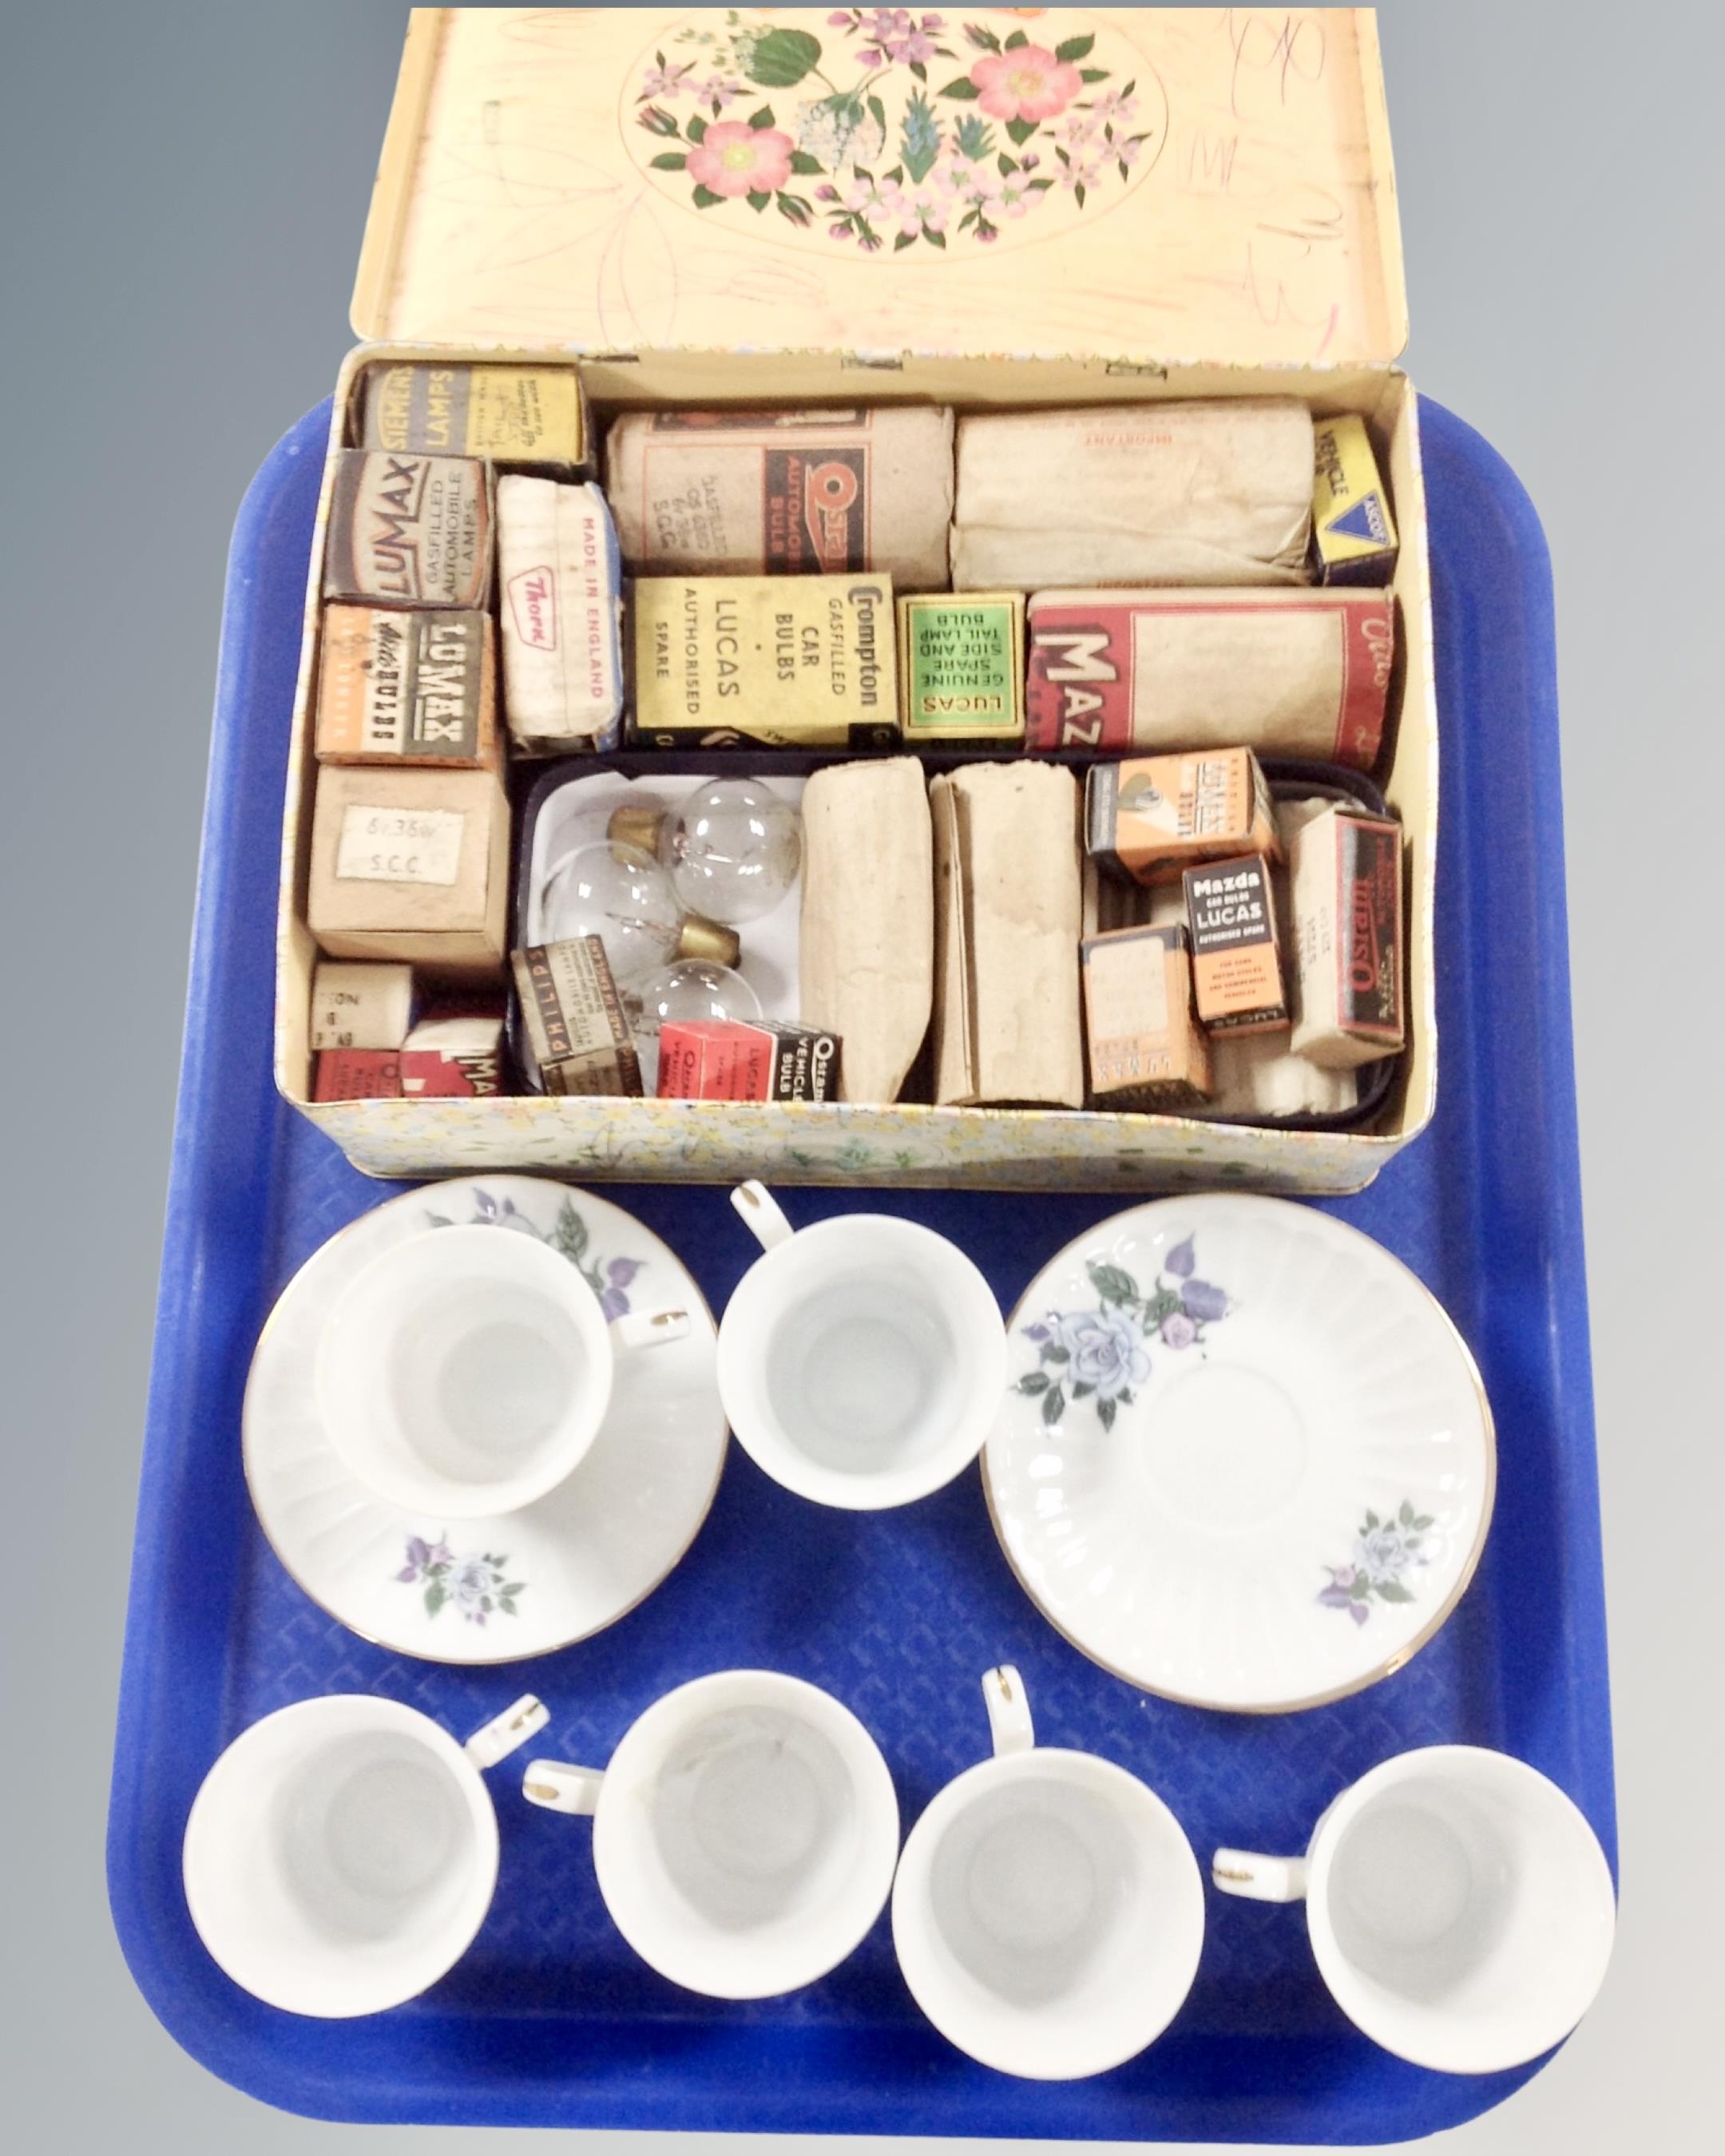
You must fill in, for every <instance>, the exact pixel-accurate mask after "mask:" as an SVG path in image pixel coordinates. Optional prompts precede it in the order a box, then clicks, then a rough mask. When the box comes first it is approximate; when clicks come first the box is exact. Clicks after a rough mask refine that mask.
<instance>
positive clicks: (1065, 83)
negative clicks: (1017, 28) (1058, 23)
mask: <svg viewBox="0 0 1725 2156" xmlns="http://www.w3.org/2000/svg"><path fill="white" fill-rule="evenodd" d="M970 79H971V80H972V81H973V83H974V84H975V85H976V90H977V103H978V105H979V106H980V107H981V109H982V110H983V111H984V112H986V113H987V114H988V117H989V118H990V119H991V120H1027V121H1035V122H1037V123H1040V122H1041V121H1045V120H1052V119H1053V118H1054V117H1055V115H1056V114H1057V113H1061V112H1064V111H1065V109H1066V107H1067V106H1068V105H1070V103H1071V102H1072V100H1073V99H1074V98H1075V97H1076V96H1077V95H1078V93H1079V91H1080V90H1082V89H1083V87H1084V78H1083V76H1082V75H1081V74H1079V72H1078V70H1077V69H1076V67H1074V66H1073V65H1072V64H1071V62H1070V60H1063V59H1056V58H1055V55H1054V54H1052V53H1051V52H1050V51H1049V50H1048V49H1047V47H1046V46H1045V45H1019V46H1016V47H1014V48H1013V49H1010V50H1009V51H1006V52H1000V53H984V54H983V55H982V57H981V59H976V60H973V61H972V62H971V67H970Z"/></svg>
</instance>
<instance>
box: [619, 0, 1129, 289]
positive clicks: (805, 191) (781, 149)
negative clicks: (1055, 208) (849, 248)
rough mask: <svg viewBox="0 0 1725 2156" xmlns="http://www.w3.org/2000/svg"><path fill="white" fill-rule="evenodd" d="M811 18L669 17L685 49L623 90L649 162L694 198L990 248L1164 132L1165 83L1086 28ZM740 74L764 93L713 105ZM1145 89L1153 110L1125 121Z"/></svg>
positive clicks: (898, 246)
mask: <svg viewBox="0 0 1725 2156" xmlns="http://www.w3.org/2000/svg"><path fill="white" fill-rule="evenodd" d="M822 30H823V34H822V35H819V36H817V35H816V34H815V33H814V32H813V31H810V30H806V29H803V28H793V27H791V26H790V25H789V24H788V23H779V22H776V21H774V20H773V18H771V17H769V16H766V15H761V14H749V15H745V14H743V13H741V12H739V11H738V10H737V9H735V8H730V9H727V10H726V11H725V13H724V14H723V16H722V18H721V16H720V15H719V14H718V13H717V12H716V11H711V12H710V13H709V16H708V18H706V21H704V22H703V23H702V25H701V27H699V28H697V27H696V26H695V25H693V24H689V25H685V27H684V28H681V29H680V30H678V31H676V32H675V33H674V34H673V36H672V37H671V38H670V39H669V40H668V41H667V42H668V44H669V45H670V47H672V48H676V47H681V48H682V49H683V51H684V54H685V56H686V57H685V59H676V58H673V57H671V56H670V54H668V53H667V52H665V51H662V50H661V51H655V53H654V54H653V56H652V65H651V66H650V67H647V68H644V69H643V71H642V74H641V78H640V81H639V87H638V90H637V94H636V96H635V101H634V110H635V123H636V125H637V126H639V128H641V129H642V130H643V131H644V132H645V133H646V134H648V135H649V136H653V137H655V138H656V139H655V144H654V148H653V151H652V153H651V154H650V155H649V156H648V157H646V158H645V162H646V164H647V166H648V168H649V170H650V171H653V172H663V173H673V172H675V173H680V174H682V175H683V176H684V177H685V180H686V182H687V184H688V187H689V191H690V198H691V201H692V203H693V206H694V207H695V208H696V209H701V210H718V211H721V212H722V211H724V210H725V209H726V207H727V206H728V205H732V204H735V203H744V204H746V205H747V208H749V209H750V210H752V211H753V212H754V213H756V214H757V215H763V214H765V213H767V212H768V210H773V211H776V212H777V213H778V216H780V217H781V218H783V219H784V220H785V222H786V223H788V224H790V225H792V226H793V227H794V228H798V229H800V230H808V229H810V228H814V226H816V225H818V224H822V223H824V226H825V228H826V233H827V236H828V237H829V239H837V240H846V241H855V244H856V245H857V247H858V249H860V251H861V252H862V253H864V254H879V253H880V252H881V251H882V250H883V249H885V248H886V246H887V244H888V243H889V242H890V243H891V249H892V251H893V253H895V254H898V253H901V252H902V251H903V250H904V249H906V248H911V247H922V248H925V249H927V248H932V249H936V250H937V251H944V250H945V249H947V246H948V245H949V244H952V245H962V244H964V243H965V242H966V241H967V240H970V241H974V242H976V243H977V244H978V245H980V246H988V245H989V244H992V243H993V241H995V240H996V239H999V236H1000V234H1001V231H1002V229H1003V227H1004V224H1005V223H1008V222H1009V221H1016V220H1021V219H1024V218H1029V216H1031V215H1032V213H1034V212H1036V211H1038V210H1039V209H1040V208H1041V206H1042V204H1043V203H1045V201H1046V200H1047V199H1048V198H1049V197H1050V195H1051V194H1052V193H1054V192H1055V189H1056V188H1057V187H1060V188H1063V189H1064V194H1065V199H1066V200H1067V201H1068V202H1070V203H1075V204H1076V207H1077V208H1079V209H1080V210H1082V209H1083V208H1084V207H1085V204H1086V199H1087V198H1088V196H1089V194H1090V193H1091V192H1092V191H1093V190H1096V189H1097V188H1100V187H1105V186H1107V185H1111V184H1113V182H1112V178H1111V175H1112V173H1113V172H1116V171H1117V172H1118V174H1119V183H1120V184H1121V185H1122V186H1123V185H1124V184H1125V183H1126V182H1127V180H1128V179H1129V177H1131V174H1132V170H1133V168H1134V167H1137V165H1139V164H1140V162H1142V163H1144V164H1147V163H1148V162H1150V160H1149V159H1148V158H1143V159H1142V160H1141V157H1140V152H1141V151H1142V149H1143V147H1144V146H1145V145H1146V144H1147V143H1155V144H1156V145H1157V146H1158V147H1159V146H1160V140H1161V135H1162V131H1163V129H1164V128H1165V124H1166V107H1165V105H1164V104H1163V101H1162V100H1161V98H1160V94H1159V85H1154V84H1153V83H1151V82H1148V81H1147V82H1145V83H1142V84H1141V83H1140V81H1139V80H1137V79H1136V78H1134V79H1132V80H1127V81H1125V82H1120V81H1117V80H1116V78H1115V74H1114V71H1113V70H1112V69H1110V68H1107V67H1105V66H1097V65H1096V64H1091V62H1092V55H1093V53H1094V49H1095V46H1096V37H1095V35H1094V33H1079V34H1077V35H1076V36H1073V37H1070V38H1061V39H1060V41H1059V43H1058V44H1055V45H1054V46H1052V47H1050V46H1047V45H1041V44H1032V42H1031V38H1030V33H1029V31H1028V30H1025V29H1013V30H1011V31H1009V33H1007V35H1006V36H1005V37H1004V38H1002V37H1001V36H1000V35H999V33H997V32H996V31H994V30H993V29H991V28H988V26H987V25H986V24H984V23H963V24H960V23H956V22H954V21H953V20H952V18H950V17H948V16H947V15H945V14H942V13H935V12H932V11H927V10H913V9H911V8H835V9H834V11H833V12H832V13H829V15H828V16H827V18H826V20H825V23H824V25H822ZM750 85H753V86H754V89H755V90H761V91H764V92H765V93H767V97H768V101H766V102H762V103H761V104H759V105H757V106H756V108H755V110H752V111H750V112H748V113H747V118H746V119H745V118H743V117H741V116H739V117H738V118H737V119H732V118H729V117H726V118H722V119H721V116H720V115H721V114H728V112H729V111H730V110H731V109H732V107H733V106H735V107H736V109H737V112H738V114H739V115H741V114H742V112H743V111H744V110H745V107H744V106H743V105H739V104H738V103H737V100H739V99H740V98H745V97H750V96H752V95H753V90H751V88H750ZM1152 92H1154V93H1155V95H1151V94H1150V93H1152ZM787 93H788V100H789V101H787V99H786V95H785V94H787ZM1141 103H1142V104H1147V105H1151V106H1152V108H1153V109H1156V108H1158V107H1159V108H1160V110H1159V117H1158V122H1157V123H1156V124H1146V125H1145V126H1142V127H1139V128H1137V129H1136V130H1134V131H1132V132H1128V129H1129V128H1130V127H1131V126H1132V122H1133V121H1135V120H1136V118H1137V114H1138V110H1139V106H1140V104H1141ZM1055 122H1059V123H1060V130H1063V131H1064V133H1062V132H1061V131H1060V130H1057V128H1056V126H1055V124H1054V123H1055ZM1075 151H1076V153H1078V154H1077V155H1076V157H1075V156H1074V155H1073V153H1074V152H1075ZM1039 168H1040V169H1039ZM803 182H808V183H809V184H807V185H806V186H805V185H804V184H803Z"/></svg>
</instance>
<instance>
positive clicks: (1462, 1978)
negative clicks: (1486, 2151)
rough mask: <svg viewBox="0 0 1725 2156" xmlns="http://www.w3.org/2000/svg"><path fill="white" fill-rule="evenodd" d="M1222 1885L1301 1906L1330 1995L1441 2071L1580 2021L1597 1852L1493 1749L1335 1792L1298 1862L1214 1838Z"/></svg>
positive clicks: (1436, 1756)
mask: <svg viewBox="0 0 1725 2156" xmlns="http://www.w3.org/2000/svg"><path fill="white" fill-rule="evenodd" d="M1210 1876H1211V1877H1212V1878H1213V1879H1214V1881H1215V1883H1216V1885H1217V1886H1219V1887H1220V1888H1221V1890H1222V1891H1223V1892H1224V1893H1226V1894H1240V1895H1244V1896H1245V1897H1247V1898H1248V1899H1249V1900H1252V1901H1257V1902H1297V1901H1301V1900H1303V1901H1304V1902H1305V1903H1306V1922H1307V1929H1308V1930H1309V1932H1310V1933H1311V1936H1312V1953H1313V1954H1314V1955H1315V1956H1316V1958H1317V1966H1318V1969H1319V1972H1320V1973H1321V1974H1322V1977H1323V1979H1324V1982H1325V1983H1326V1984H1327V1985H1328V1986H1329V1988H1330V1990H1331V1993H1332V1995H1333V1996H1334V1998H1335V2000H1336V2003H1337V2005H1338V2006H1340V2007H1341V2009H1342V2010H1343V2013H1344V2014H1346V2015H1348V2019H1349V2020H1351V2021H1353V2023H1354V2024H1355V2025H1357V2026H1358V2028H1360V2029H1362V2030H1364V2032H1365V2033H1366V2035H1368V2036H1369V2037H1371V2038H1372V2039H1373V2041H1374V2042H1376V2043H1378V2044H1381V2045H1382V2046H1384V2049H1385V2050H1386V2051H1394V2053H1395V2054H1396V2056H1398V2057H1399V2058H1404V2059H1409V2060H1411V2061H1413V2063H1414V2065H1415V2066H1430V2067H1434V2068H1435V2069H1436V2070H1437V2071H1440V2072H1441V2073H1451V2074H1488V2073H1495V2072H1497V2071H1500V2070H1501V2069H1502V2068H1504V2067H1508V2066H1522V2065H1525V2064H1526V2062H1527V2061H1528V2060H1529V2059H1537V2058H1538V2056H1539V2055H1540V2054H1541V2052H1543V2051H1549V2050H1550V2049H1551V2047H1552V2046H1553V2044H1555V2043H1557V2042H1558V2041H1559V2040H1561V2039H1562V2038H1563V2037H1564V2036H1567V2035H1568V2033H1569V2031H1570V2030H1572V2029H1573V2028H1574V2026H1575V2024H1576V2023H1577V2022H1578V2021H1579V2020H1580V2019H1581V2017H1582V2015H1584V2013H1585V2012H1586V2011H1587V2010H1588V2008H1589V2006H1590V2005H1592V2004H1593V2001H1594V1996H1595V1994H1597V1992H1598V1991H1599V1986H1600V1984H1602V1983H1603V1982H1604V1976H1605V1967H1606V1963H1608V1962H1609V1959H1610V1958H1611V1943H1612V1938H1613V1935H1614V1933H1615V1928H1616V1917H1617V1912H1616V1902H1615V1897H1614V1896H1613V1893H1612V1887H1611V1872H1610V1867H1609V1866H1608V1865H1607V1863H1606V1861H1605V1853H1604V1851H1603V1850H1602V1849H1601V1848H1600V1846H1599V1840H1598V1838H1597V1837H1596V1835H1594V1830H1593V1829H1592V1828H1591V1827H1590V1826H1589V1825H1588V1823H1587V1821H1586V1820H1585V1819H1584V1817H1583V1816H1582V1815H1581V1813H1580V1812H1579V1810H1578V1809H1577V1808H1576V1806H1575V1805H1574V1804H1573V1803H1572V1802H1571V1801H1570V1799H1568V1797H1567V1796H1566V1795H1565V1794H1563V1791H1562V1790H1561V1789H1558V1786H1557V1784H1555V1783H1554V1782H1550V1781H1548V1780H1547V1779H1546V1778H1545V1776H1544V1775H1543V1774H1540V1773H1539V1772H1538V1770H1537V1769H1536V1768H1532V1767H1529V1766H1527V1765H1526V1764H1525V1763H1523V1762H1522V1760H1519V1759H1512V1758H1510V1757H1509V1756H1508V1754H1507V1753H1502V1752H1491V1751H1486V1750H1482V1749H1480V1748H1476V1747H1475V1746H1473V1745H1468V1744H1435V1745H1431V1746H1430V1747H1428V1748H1425V1749H1423V1750H1420V1751H1415V1752H1404V1753H1399V1755H1398V1756H1397V1757H1396V1758H1393V1759H1386V1760H1385V1761H1384V1763H1383V1765H1382V1766H1380V1767H1374V1768H1373V1769H1372V1771H1371V1773H1370V1774H1365V1775H1363V1776H1362V1777H1361V1779H1359V1780H1358V1781H1357V1782H1356V1783H1354V1784H1353V1786H1352V1788H1350V1789H1344V1790H1343V1793H1342V1794H1341V1795H1340V1796H1339V1797H1337V1799H1336V1800H1335V1802H1334V1803H1333V1804H1332V1805H1331V1806H1330V1808H1329V1809H1328V1810H1327V1812H1325V1814H1324V1815H1323V1816H1322V1818H1321V1819H1320V1820H1319V1821H1318V1823H1317V1826H1316V1827H1314V1828H1313V1830H1312V1840H1311V1841H1310V1843H1309V1844H1308V1845H1307V1851H1306V1854H1305V1856H1303V1857H1298V1856H1291V1857H1290V1856H1282V1857H1278V1856H1254V1855H1253V1854H1251V1853H1250V1851H1245V1850H1239V1849H1219V1850H1218V1851H1216V1853H1215V1856H1214V1859H1213V1860H1212V1863H1211V1874H1210Z"/></svg>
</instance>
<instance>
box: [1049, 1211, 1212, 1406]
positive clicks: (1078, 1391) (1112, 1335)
mask: <svg viewBox="0 0 1725 2156" xmlns="http://www.w3.org/2000/svg"><path fill="white" fill-rule="evenodd" d="M1197 1262H1198V1260H1197V1255H1196V1251H1195V1250H1194V1240H1193V1238H1192V1237H1191V1236H1190V1235H1189V1236H1188V1237H1187V1238H1186V1240H1184V1242H1183V1243H1177V1244H1176V1245H1174V1247H1173V1249H1172V1250H1170V1251H1169V1252H1168V1255H1167V1257H1166V1258H1165V1259H1164V1260H1163V1266H1162V1270H1161V1271H1160V1272H1159V1273H1158V1275H1157V1276H1156V1285H1155V1287H1154V1288H1153V1291H1151V1292H1150V1293H1149V1294H1148V1295H1144V1294H1142V1293H1140V1291H1139V1288H1138V1283H1137V1281H1136V1280H1135V1279H1134V1278H1133V1276H1132V1274H1131V1273H1129V1272H1128V1271H1127V1270H1126V1268H1125V1266H1124V1265H1110V1264H1107V1263H1105V1262H1104V1261H1103V1260H1100V1259H1095V1258H1092V1259H1091V1260H1089V1262H1088V1263H1087V1264H1086V1267H1085V1270H1086V1272H1088V1274H1089V1275H1090V1279H1091V1286H1093V1287H1094V1288H1095V1289H1096V1294H1097V1296H1098V1298H1099V1301H1100V1307H1099V1308H1097V1309H1095V1310H1077V1311H1057V1310H1051V1311H1050V1312H1047V1313H1046V1315H1045V1316H1044V1317H1042V1318H1040V1320H1038V1321H1036V1322H1034V1323H1032V1324H1029V1325H1021V1326H1020V1327H1019V1332H1020V1334H1021V1335H1022V1337H1024V1339H1026V1340H1028V1341H1029V1342H1030V1343H1031V1345H1032V1346H1033V1347H1034V1348H1035V1350H1036V1368H1034V1370H1029V1371H1026V1373H1024V1376H1023V1377H1022V1378H1019V1380H1018V1382H1017V1383H1016V1384H1015V1385H1014V1388H1013V1390H1014V1392H1018V1393H1022V1394H1024V1395H1026V1397H1028V1398H1029V1399H1040V1401H1041V1402H1042V1419H1043V1420H1044V1422H1045V1423H1047V1424H1050V1426H1052V1425H1054V1424H1057V1423H1059V1422H1060V1421H1061V1420H1062V1419H1063V1418H1064V1417H1065V1412H1066V1409H1067V1408H1068V1407H1069V1406H1070V1405H1071V1404H1074V1403H1075V1402H1076V1401H1079V1400H1093V1401H1094V1402H1095V1403H1096V1419H1097V1421H1098V1422H1100V1423H1101V1425H1102V1427H1103V1429H1104V1430H1111V1429H1112V1428H1113V1427H1114V1422H1115V1418H1116V1417H1117V1415H1118V1414H1119V1412H1120V1410H1121V1409H1122V1407H1123V1406H1124V1407H1130V1406H1131V1405H1132V1402H1133V1400H1134V1399H1136V1398H1137V1390H1138V1388H1139V1386H1141V1385H1142V1384H1143V1383H1145V1382H1146V1381H1147V1378H1149V1375H1150V1369H1151V1356H1150V1347H1151V1342H1153V1341H1154V1342H1157V1343H1158V1344H1159V1345H1160V1346H1161V1347H1166V1348H1169V1349H1172V1350H1173V1353H1176V1354H1182V1353H1184V1352H1185V1351H1186V1350H1187V1349H1188V1348H1191V1347H1196V1348H1198V1349H1199V1352H1200V1353H1202V1352H1203V1342H1204V1328H1205V1327H1207V1326H1210V1325H1214V1324H1216V1323H1218V1322H1219V1321H1220V1320H1221V1319H1222V1318H1224V1317H1226V1316H1227V1315H1228V1312H1229V1311H1230V1309H1231V1308H1232V1307H1233V1305H1232V1301H1231V1299H1230V1296H1228V1294H1227V1292H1226V1291H1225V1290H1224V1289H1222V1288H1219V1287H1218V1286H1215V1285H1214V1282H1213V1281H1204V1280H1198V1279H1195V1278H1194V1270H1195V1268H1196V1265H1197Z"/></svg>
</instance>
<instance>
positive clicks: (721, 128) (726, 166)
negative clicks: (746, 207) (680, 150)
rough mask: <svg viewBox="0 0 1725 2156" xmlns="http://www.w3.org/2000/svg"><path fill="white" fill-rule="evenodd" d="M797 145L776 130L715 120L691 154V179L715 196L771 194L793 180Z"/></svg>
mask: <svg viewBox="0 0 1725 2156" xmlns="http://www.w3.org/2000/svg"><path fill="white" fill-rule="evenodd" d="M795 149H796V144H795V143H794V142H793V141H792V140H791V138H790V136H788V135H786V134H783V133H782V132H781V131H780V130H779V129H778V128H777V127H753V126H750V124H749V123H748V121H746V120H720V121H715V123H714V124H713V126H711V127H709V128H708V129H707V131H706V134H705V135H704V136H702V138H701V141H699V142H698V143H696V146H695V147H694V148H693V149H692V150H691V151H690V152H689V160H688V170H689V177H691V179H692V180H693V181H694V182H695V183H696V186H697V187H706V188H707V189H708V190H709V191H710V192H711V193H713V194H716V195H725V196H727V197H731V198H735V197H737V196H738V195H757V194H768V195H770V194H772V193H774V192H775V191H776V190H777V189H778V188H779V187H783V185H784V183H785V182H786V181H787V180H788V179H789V177H791V157H792V153H793V151H795Z"/></svg>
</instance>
